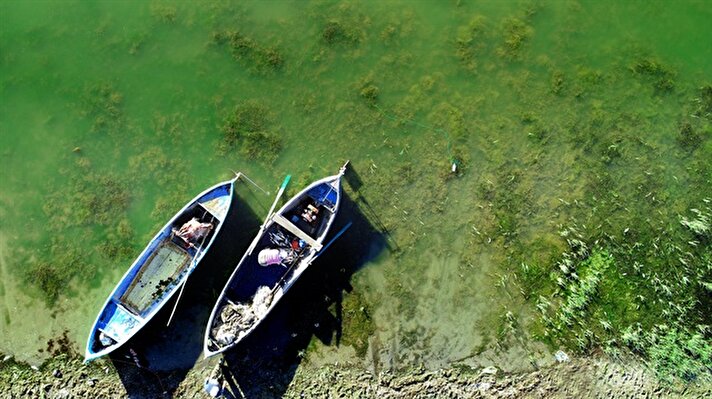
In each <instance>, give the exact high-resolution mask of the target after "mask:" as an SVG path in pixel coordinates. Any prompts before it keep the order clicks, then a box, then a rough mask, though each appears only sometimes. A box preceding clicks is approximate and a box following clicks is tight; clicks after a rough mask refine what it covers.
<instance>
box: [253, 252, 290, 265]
mask: <svg viewBox="0 0 712 399" xmlns="http://www.w3.org/2000/svg"><path fill="white" fill-rule="evenodd" d="M292 259H293V256H292V254H291V251H289V250H287V249H283V248H280V249H273V248H265V249H263V250H262V251H260V253H259V254H258V255H257V262H259V264H260V266H270V265H279V264H282V263H283V262H290V261H292Z"/></svg>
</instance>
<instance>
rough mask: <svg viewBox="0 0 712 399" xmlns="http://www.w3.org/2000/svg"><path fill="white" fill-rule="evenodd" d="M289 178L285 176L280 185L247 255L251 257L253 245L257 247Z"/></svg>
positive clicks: (290, 176)
mask: <svg viewBox="0 0 712 399" xmlns="http://www.w3.org/2000/svg"><path fill="white" fill-rule="evenodd" d="M291 178H292V175H287V177H285V178H284V181H283V182H282V185H281V186H279V192H278V193H277V197H276V198H275V199H274V202H273V203H272V207H271V208H269V212H267V217H266V218H265V221H264V222H262V226H260V231H259V232H258V233H257V237H255V240H254V241H253V242H252V244H251V245H250V247H249V248H248V249H247V254H248V255H251V254H252V251H253V250H254V249H255V245H257V241H259V238H260V236H261V235H262V232H263V231H264V228H265V225H266V224H267V221H268V220H269V218H270V217H272V212H273V211H274V208H275V207H277V203H278V202H279V198H280V197H282V194H283V193H284V189H285V188H287V184H289V180H290V179H291Z"/></svg>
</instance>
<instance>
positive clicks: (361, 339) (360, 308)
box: [341, 292, 376, 358]
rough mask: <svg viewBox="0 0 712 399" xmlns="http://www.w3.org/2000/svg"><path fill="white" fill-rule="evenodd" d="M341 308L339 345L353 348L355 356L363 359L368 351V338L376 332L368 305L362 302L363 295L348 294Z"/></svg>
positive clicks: (356, 293)
mask: <svg viewBox="0 0 712 399" xmlns="http://www.w3.org/2000/svg"><path fill="white" fill-rule="evenodd" d="M341 306H342V311H341V313H342V322H343V324H342V326H341V328H342V331H343V333H342V336H341V344H342V345H350V346H353V348H354V349H355V350H356V354H357V355H358V356H359V357H361V358H363V357H364V356H366V353H367V351H368V345H369V337H371V336H373V333H374V332H375V330H376V326H375V324H374V321H373V319H372V318H371V315H370V310H369V307H368V303H367V302H366V301H365V300H364V298H363V294H361V293H358V292H350V293H349V294H347V295H345V297H344V301H343V302H342V304H341Z"/></svg>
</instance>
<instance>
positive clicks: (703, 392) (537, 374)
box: [0, 355, 712, 399]
mask: <svg viewBox="0 0 712 399" xmlns="http://www.w3.org/2000/svg"><path fill="white" fill-rule="evenodd" d="M244 361H245V362H246V363H244V364H242V365H240V364H236V363H233V365H231V366H229V367H230V369H231V370H234V371H231V372H228V373H227V374H229V377H228V378H225V386H226V387H227V388H226V391H227V394H226V395H227V397H230V396H229V395H231V394H232V395H234V397H237V398H242V397H246V398H273V397H286V398H378V399H390V398H435V397H437V398H581V397H587V398H613V397H615V398H678V397H689V398H708V397H712V387H710V386H709V385H706V386H700V385H687V386H662V385H660V384H658V383H657V382H656V380H655V379H654V378H653V377H652V376H651V375H650V374H649V372H647V371H646V370H645V369H644V368H642V367H640V366H637V365H633V366H631V365H623V364H618V363H612V362H610V361H607V360H602V359H596V358H592V359H574V360H572V361H570V362H566V363H560V364H555V365H554V366H551V367H548V368H545V369H540V370H538V371H534V372H529V373H522V374H504V373H502V372H500V371H498V370H497V369H496V368H492V367H490V368H485V369H481V370H472V369H468V368H449V369H442V370H437V371H428V370H425V369H411V370H408V371H403V372H398V373H393V372H384V373H381V374H379V375H373V374H370V373H367V372H364V371H363V370H359V369H356V368H351V367H345V366H341V367H339V366H327V367H322V368H312V367H309V365H305V366H303V367H299V368H297V367H296V366H295V365H292V366H279V367H277V366H274V367H273V366H270V365H265V364H262V365H258V366H259V367H241V366H244V365H247V364H248V363H249V362H250V361H249V360H244ZM216 364H217V361H216V360H213V361H209V362H208V361H206V362H200V363H198V364H197V365H196V367H194V368H193V369H191V370H183V371H174V372H161V373H158V372H152V371H149V370H145V369H140V368H138V367H136V366H135V365H133V364H130V362H124V361H121V360H114V362H113V364H112V362H111V361H108V360H104V361H99V362H96V363H92V364H89V365H85V364H83V363H82V362H81V360H79V359H77V358H70V357H69V356H67V355H60V356H56V357H54V358H52V359H50V360H48V361H47V362H45V364H43V365H42V366H41V367H30V366H28V365H25V364H18V363H15V362H14V361H13V359H12V358H8V357H5V359H4V360H3V361H2V363H0V389H1V390H2V397H3V398H47V399H52V398H62V399H65V398H164V397H165V398H171V397H172V398H207V397H208V396H207V395H206V394H204V392H203V382H204V380H205V378H206V377H207V376H208V375H210V374H211V371H213V370H215V369H216ZM631 364H633V363H631Z"/></svg>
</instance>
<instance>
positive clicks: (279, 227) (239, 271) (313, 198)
mask: <svg viewBox="0 0 712 399" xmlns="http://www.w3.org/2000/svg"><path fill="white" fill-rule="evenodd" d="M343 173H344V172H343V169H342V171H341V172H340V173H339V174H338V175H334V176H329V177H326V178H324V179H321V180H318V181H316V182H314V183H312V184H311V185H309V186H308V187H307V188H305V189H304V190H302V191H301V192H299V193H298V194H297V195H295V196H294V197H292V198H291V199H290V200H289V201H288V202H287V203H286V204H285V205H284V206H282V208H280V210H278V211H277V212H275V213H274V214H273V215H270V216H269V217H268V219H267V221H266V222H265V224H264V225H263V227H262V228H261V229H260V233H258V234H257V236H256V237H255V239H254V240H253V241H252V243H251V245H250V247H249V249H248V250H247V251H246V252H245V254H244V255H243V257H242V258H241V259H240V262H239V263H238V264H237V266H236V267H235V270H234V271H233V273H232V275H231V276H230V279H229V280H228V282H227V283H226V285H225V287H224V288H223V290H222V292H221V294H220V297H219V298H218V300H217V302H216V304H215V307H214V308H213V310H212V312H211V315H210V319H209V321H208V324H207V327H206V331H205V340H204V346H203V350H204V355H205V357H206V358H207V357H210V356H214V355H216V354H219V353H222V352H224V351H226V350H228V349H230V348H233V347H235V346H236V345H237V344H238V343H239V342H240V341H242V340H243V339H245V338H246V337H247V336H249V335H250V334H251V333H252V331H254V330H255V329H256V328H257V327H258V325H259V324H260V323H261V322H262V320H264V319H265V318H266V316H267V315H268V314H269V313H270V312H271V310H272V309H273V308H274V307H275V306H276V305H277V303H278V302H279V300H280V299H281V298H282V297H283V296H284V295H285V293H286V292H287V291H288V290H289V288H290V287H291V286H292V285H293V284H294V283H295V282H296V281H297V280H298V279H299V277H300V276H301V275H302V274H303V273H304V271H306V269H307V268H308V267H309V265H311V263H312V261H313V260H314V258H315V257H316V256H317V255H318V254H319V251H320V250H321V249H322V244H323V242H324V239H325V238H326V235H327V233H328V232H329V230H330V228H331V226H332V224H333V222H334V220H335V218H336V214H337V212H338V209H339V204H340V200H341V178H342V176H343ZM304 204H314V205H317V208H318V209H320V210H321V211H320V212H321V213H322V214H323V217H322V218H321V219H317V220H316V221H313V222H312V224H310V223H308V222H306V221H305V220H303V219H302V218H301V213H302V212H301V211H302V209H303V205H304ZM274 235H283V236H285V237H286V242H287V243H288V245H293V246H295V247H296V248H293V251H294V252H295V253H296V254H297V255H298V257H297V258H296V259H295V260H294V261H292V262H287V263H286V264H282V265H268V266H263V265H261V264H259V259H260V256H259V252H260V251H261V250H264V249H267V250H272V251H274V249H272V247H274V246H275V238H274ZM295 243H297V244H295ZM299 243H301V245H303V246H300V244H299ZM246 306H250V307H251V308H252V310H245V309H246V308H245V307H246ZM236 309H237V312H238V316H237V317H238V324H239V323H240V322H242V321H243V320H244V321H245V322H246V323H245V325H242V326H240V327H239V328H235V329H232V328H230V327H228V328H224V327H225V326H227V325H228V323H230V322H229V321H228V322H226V320H228V319H230V317H233V316H234V312H233V314H232V315H231V314H230V312H232V311H235V310H236ZM240 312H242V313H243V314H242V315H240V314H239V313H240ZM244 315H248V317H247V318H246V319H245V317H243V316H244ZM241 317H242V319H240V318H241ZM231 334H232V335H231Z"/></svg>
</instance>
